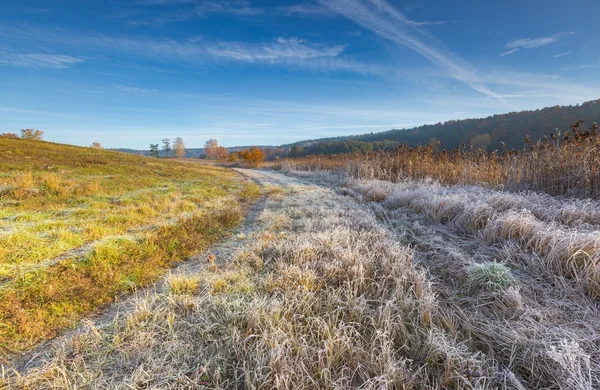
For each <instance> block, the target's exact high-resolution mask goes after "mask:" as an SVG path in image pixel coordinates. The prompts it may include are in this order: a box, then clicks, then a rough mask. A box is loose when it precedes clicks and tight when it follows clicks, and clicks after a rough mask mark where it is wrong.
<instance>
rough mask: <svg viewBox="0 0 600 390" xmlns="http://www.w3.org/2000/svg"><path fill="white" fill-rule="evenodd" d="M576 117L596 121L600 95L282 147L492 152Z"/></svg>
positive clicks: (296, 153)
mask: <svg viewBox="0 0 600 390" xmlns="http://www.w3.org/2000/svg"><path fill="white" fill-rule="evenodd" d="M576 120H583V122H584V123H587V124H591V123H594V122H600V99H599V100H592V101H589V102H585V103H583V104H581V105H579V104H577V105H575V106H553V107H548V108H543V109H539V110H530V111H521V112H511V113H508V114H500V115H492V116H489V117H487V118H481V119H464V120H449V121H447V122H444V123H442V122H439V123H436V124H433V125H423V126H419V127H415V128H413V129H405V130H395V129H394V130H389V131H384V132H381V133H369V134H362V135H357V136H347V137H337V138H329V139H321V140H313V141H303V142H298V143H295V144H291V145H286V146H284V148H288V149H289V151H290V153H289V156H290V157H301V156H309V155H330V154H340V153H348V152H350V153H352V152H355V151H359V152H365V151H367V152H369V151H380V150H390V149H393V148H395V147H397V146H398V145H408V146H423V145H436V146H438V147H440V148H443V149H447V150H451V149H455V148H458V147H460V146H465V147H467V148H473V149H482V150H484V151H486V152H492V151H494V150H500V149H504V148H508V149H522V148H523V147H524V142H523V140H524V138H525V137H526V136H528V137H529V138H530V139H531V140H532V141H537V140H542V139H544V137H549V136H550V134H551V133H555V134H556V135H558V136H560V133H561V132H562V133H564V132H565V131H567V130H568V129H569V128H570V126H571V124H572V123H573V122H574V121H576ZM503 145H504V146H503Z"/></svg>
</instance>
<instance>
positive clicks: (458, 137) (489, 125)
mask: <svg viewBox="0 0 600 390" xmlns="http://www.w3.org/2000/svg"><path fill="white" fill-rule="evenodd" d="M576 120H583V122H584V123H586V124H591V123H593V122H600V99H599V100H593V101H589V102H585V103H583V104H581V105H580V104H577V105H575V106H553V107H548V108H543V109H539V110H530V111H521V112H510V113H507V114H500V115H492V116H489V117H487V118H480V119H464V120H449V121H446V122H443V123H442V122H439V123H436V124H433V125H423V126H419V127H415V128H412V129H404V130H396V129H393V130H389V131H384V132H381V133H368V134H362V135H355V136H345V137H336V138H323V139H317V140H309V141H301V142H296V143H293V144H287V145H281V146H279V147H273V146H261V147H256V146H255V147H254V148H258V149H261V150H262V153H263V154H264V159H267V160H271V161H272V160H276V159H278V158H283V157H304V156H312V155H334V154H345V153H367V152H379V151H390V150H394V149H396V148H398V147H399V146H401V145H407V146H411V147H414V146H424V145H434V146H435V147H436V149H439V150H440V151H441V150H444V149H445V150H452V149H456V148H459V147H464V148H469V149H473V150H478V149H481V150H483V151H486V152H492V151H494V150H505V149H522V148H523V147H524V142H523V140H524V138H525V137H528V138H529V139H530V140H532V141H534V142H535V141H536V140H543V139H544V137H546V138H547V137H548V136H550V134H555V135H556V136H559V137H560V135H561V132H562V133H564V132H565V131H567V130H568V129H569V127H570V125H571V124H572V122H573V121H576ZM42 135H43V132H42V131H40V130H34V129H23V130H21V136H20V138H27V139H41V138H42ZM0 136H5V137H16V138H19V136H18V135H17V134H15V133H4V134H0ZM92 147H94V148H102V146H101V145H100V144H99V143H97V142H94V143H93V144H92ZM245 149H249V148H248V147H230V148H225V147H222V146H219V145H218V142H217V141H216V140H209V141H207V142H206V144H205V145H204V148H186V146H185V143H184V142H183V140H182V139H181V137H178V138H176V139H175V141H174V142H173V143H172V144H171V140H170V139H168V138H165V139H163V140H162V146H160V145H159V144H151V145H150V148H149V150H133V149H115V150H118V151H122V152H127V153H134V154H140V155H146V156H154V157H179V158H183V157H188V158H208V159H220V160H226V159H229V160H232V159H236V158H238V159H239V158H240V152H242V151H243V150H245Z"/></svg>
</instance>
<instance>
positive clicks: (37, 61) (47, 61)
mask: <svg viewBox="0 0 600 390" xmlns="http://www.w3.org/2000/svg"><path fill="white" fill-rule="evenodd" d="M81 62H83V59H82V58H77V57H72V56H67V55H60V54H39V53H27V54H19V53H8V52H3V51H0V66H15V67H25V68H55V69H63V68H69V67H71V66H73V65H75V64H79V63H81Z"/></svg>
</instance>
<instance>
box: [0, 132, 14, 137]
mask: <svg viewBox="0 0 600 390" xmlns="http://www.w3.org/2000/svg"><path fill="white" fill-rule="evenodd" d="M0 137H5V138H19V136H18V135H17V134H16V133H3V134H0Z"/></svg>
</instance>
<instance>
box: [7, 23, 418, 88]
mask: <svg viewBox="0 0 600 390" xmlns="http://www.w3.org/2000/svg"><path fill="white" fill-rule="evenodd" d="M2 36H4V37H7V38H13V37H15V36H19V37H21V38H26V39H30V40H35V41H38V42H42V43H43V44H48V45H56V44H58V45H67V46H70V47H71V48H72V49H73V50H83V51H89V50H92V51H94V55H97V54H98V52H99V51H102V50H108V51H110V52H111V53H115V52H126V53H133V54H135V55H137V56H141V57H148V58H152V59H156V60H157V61H160V62H182V63H188V64H192V65H197V66H201V65H202V64H206V63H210V62H218V61H230V62H247V63H256V64H260V63H266V64H281V65H285V66H287V67H289V68H293V69H301V70H308V71H315V72H320V73H323V72H347V73H357V74H362V75H374V76H377V77H381V78H387V79H398V78H403V77H404V76H405V75H403V74H402V71H401V70H399V69H398V68H397V67H393V66H389V65H382V64H378V63H371V62H360V61H357V60H354V59H352V58H349V57H347V56H342V54H343V53H344V51H345V48H346V46H345V45H326V44H320V43H314V42H310V41H307V40H304V39H299V38H296V37H279V38H277V39H275V40H272V41H265V42H237V41H217V42H212V41H205V40H204V39H203V38H202V37H196V38H191V39H187V40H184V41H176V40H171V39H163V40H160V39H143V38H129V37H114V36H108V35H101V34H91V35H87V34H82V33H79V32H75V31H68V30H60V29H46V28H38V27H36V26H32V25H27V26H25V27H18V26H13V27H12V28H7V27H6V26H4V29H2V26H1V25H0V37H2ZM411 76H414V75H411Z"/></svg>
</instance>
